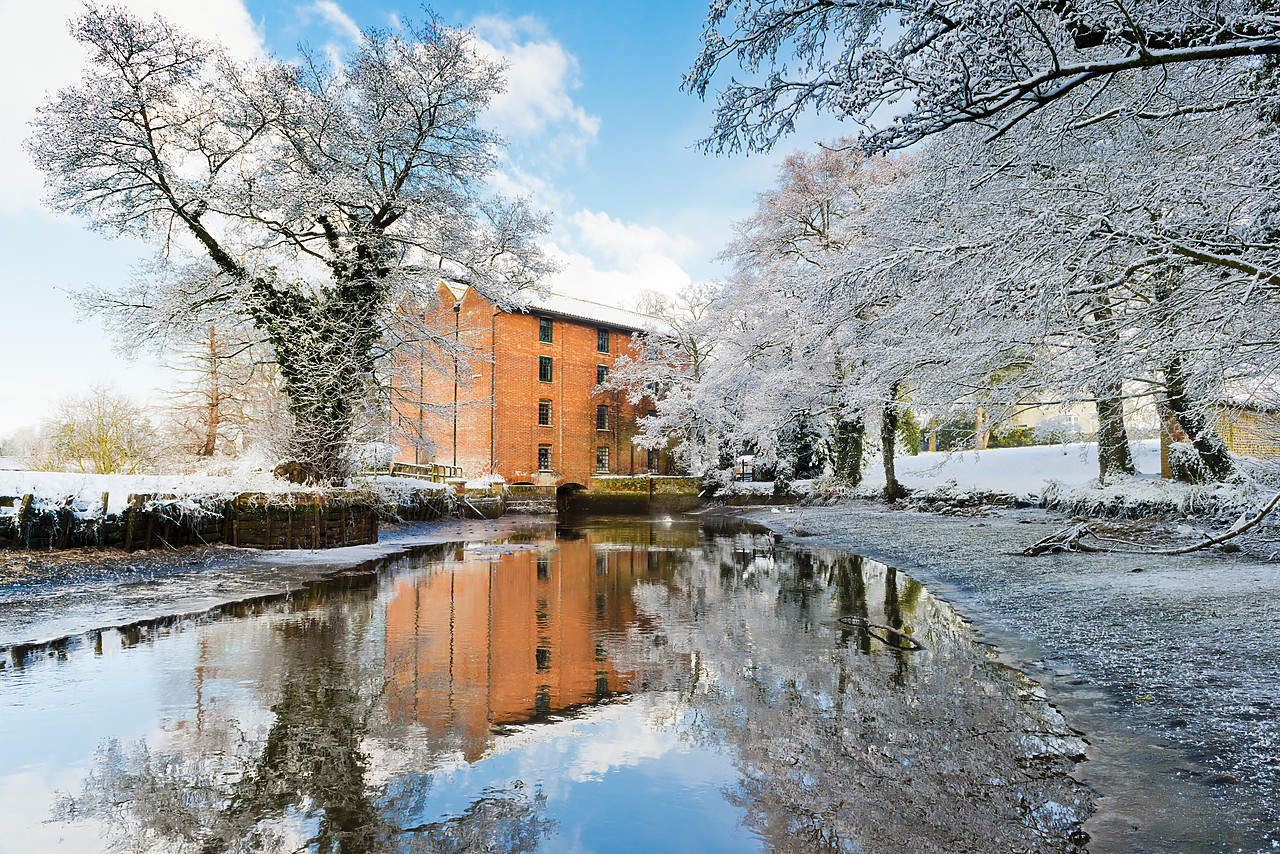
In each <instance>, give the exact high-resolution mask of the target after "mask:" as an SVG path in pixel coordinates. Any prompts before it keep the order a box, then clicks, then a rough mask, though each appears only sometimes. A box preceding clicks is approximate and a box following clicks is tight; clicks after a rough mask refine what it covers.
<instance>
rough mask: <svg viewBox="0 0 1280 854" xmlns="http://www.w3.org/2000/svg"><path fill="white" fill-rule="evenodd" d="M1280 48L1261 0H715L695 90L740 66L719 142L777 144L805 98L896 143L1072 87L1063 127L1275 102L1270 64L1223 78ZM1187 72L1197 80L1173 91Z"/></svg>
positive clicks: (1004, 119)
mask: <svg viewBox="0 0 1280 854" xmlns="http://www.w3.org/2000/svg"><path fill="white" fill-rule="evenodd" d="M1276 54H1280V15H1277V14H1276V11H1275V9H1274V5H1273V4H1272V3H1270V2H1259V0H1224V2H1216V3H1203V2H1199V0H1168V1H1167V2H1166V0H1126V2H1120V0H1044V1H1043V2H1037V3H1018V2H1009V0H997V2H971V0H930V2H927V3H921V2H915V0H892V1H891V2H884V0H844V2H836V3H828V2H800V3H797V2H792V0H714V2H712V3H711V4H710V11H709V12H708V15H707V18H706V21H705V23H704V26H703V32H702V50H701V52H700V53H699V55H698V57H697V59H696V60H695V62H694V64H693V66H692V68H691V69H690V70H689V72H688V73H687V74H686V75H685V80H684V86H685V88H686V89H688V90H690V91H693V92H695V93H697V94H698V95H699V96H705V94H706V92H707V89H708V88H709V87H711V86H712V83H713V81H714V80H715V78H716V76H717V72H718V71H720V69H721V66H723V65H727V64H731V63H736V64H737V65H738V66H739V67H740V69H741V71H742V72H743V76H742V77H741V78H739V77H735V78H733V79H732V80H731V81H730V82H729V83H728V84H727V85H725V86H723V87H722V88H721V89H720V90H719V92H718V95H717V97H718V107H717V110H716V118H715V125H714V128H713V130H712V133H711V136H710V137H709V138H708V139H707V140H706V141H705V145H706V146H707V147H708V148H710V149H713V150H716V151H726V150H727V151H733V150H737V149H747V150H764V149H768V148H770V147H772V146H773V145H774V143H776V142H777V140H778V139H779V138H780V137H781V136H783V135H785V134H787V133H789V132H790V131H791V130H792V129H793V127H794V122H795V119H796V117H797V116H798V115H799V114H800V113H802V112H803V111H805V110H807V109H812V110H816V111H821V112H827V113H831V114H834V115H836V116H837V117H839V118H841V119H847V120H852V121H855V122H859V123H862V124H863V125H864V126H866V127H867V128H868V132H867V133H866V135H865V136H864V138H863V139H862V141H861V144H862V145H864V146H865V147H867V148H868V149H869V150H887V149H893V148H901V147H904V146H907V145H910V144H912V143H914V142H917V141H919V140H920V139H922V138H924V137H926V136H929V135H931V134H934V133H937V132H939V131H941V130H945V129H946V128H948V127H953V126H955V125H960V124H972V123H976V124H979V125H981V126H982V127H983V128H985V129H986V130H987V132H988V133H994V134H999V133H1000V132H1002V131H1005V130H1007V129H1008V128H1009V127H1010V126H1012V125H1014V124H1016V123H1017V122H1018V121H1019V120H1021V119H1023V118H1025V117H1027V116H1029V115H1032V114H1034V113H1036V112H1037V111H1039V110H1042V109H1043V108H1045V107H1046V106H1048V105H1051V104H1059V103H1061V102H1063V101H1064V100H1066V99H1068V98H1073V103H1072V108H1071V109H1070V110H1067V111H1061V112H1060V113H1059V114H1058V122H1057V123H1056V124H1055V127H1057V128H1070V127H1073V126H1080V125H1083V124H1087V123H1090V122H1094V121H1099V120H1111V119H1119V120H1124V121H1132V122H1153V123H1157V124H1158V123H1161V122H1163V121H1166V120H1168V119H1170V118H1172V117H1176V116H1180V115H1187V114H1203V113H1211V112H1216V111H1221V110H1235V109H1237V108H1240V107H1242V106H1243V107H1245V109H1246V111H1252V110H1254V109H1257V108H1268V109H1274V87H1273V86H1271V85H1270V79H1271V78H1270V77H1269V76H1266V75H1265V74H1264V77H1263V79H1262V81H1261V83H1260V85H1257V86H1255V87H1252V88H1251V89H1249V90H1246V91H1239V90H1231V91H1224V88H1223V85H1222V84H1223V83H1224V81H1230V80H1232V79H1233V78H1242V77H1252V76H1253V75H1254V74H1255V72H1256V71H1257V70H1258V65H1259V58H1261V57H1266V58H1268V59H1270V58H1271V57H1273V56H1274V55H1276ZM1178 77H1181V78H1182V79H1183V80H1184V81H1188V80H1189V81H1190V82H1191V85H1185V82H1184V84H1182V85H1178V86H1176V87H1170V86H1169V85H1168V83H1169V81H1170V80H1172V79H1174V78H1178ZM1135 81H1138V82H1139V84H1140V85H1133V84H1134V82H1135ZM1118 87H1121V88H1123V91H1124V95H1125V97H1123V98H1120V99H1115V98H1112V99H1111V100H1109V101H1108V103H1106V104H1105V105H1100V104H1098V103H1097V102H1096V101H1095V98H1096V97H1097V96H1099V95H1101V94H1103V93H1107V94H1111V93H1114V92H1115V90H1116V89H1117V88H1118Z"/></svg>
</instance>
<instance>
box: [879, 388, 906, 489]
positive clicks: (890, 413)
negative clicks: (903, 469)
mask: <svg viewBox="0 0 1280 854" xmlns="http://www.w3.org/2000/svg"><path fill="white" fill-rule="evenodd" d="M897 399H898V384H897V383H894V384H893V385H892V386H890V387H889V394H888V397H887V398H886V399H885V402H884V409H883V410H881V412H880V455H881V457H883V459H884V497H885V500H886V501H898V500H899V499H902V498H906V497H907V491H906V490H905V489H903V488H902V484H900V483H898V477H897V475H896V474H895V473H894V470H893V452H894V446H895V445H896V444H897V442H898V407H897Z"/></svg>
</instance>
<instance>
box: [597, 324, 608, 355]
mask: <svg viewBox="0 0 1280 854" xmlns="http://www.w3.org/2000/svg"><path fill="white" fill-rule="evenodd" d="M596 349H597V350H599V351H600V352H601V353H608V352H609V330H608V329H597V330H596Z"/></svg>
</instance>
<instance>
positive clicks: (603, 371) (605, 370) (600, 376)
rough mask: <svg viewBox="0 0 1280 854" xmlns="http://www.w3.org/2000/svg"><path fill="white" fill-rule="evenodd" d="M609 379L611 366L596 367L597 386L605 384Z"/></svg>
mask: <svg viewBox="0 0 1280 854" xmlns="http://www.w3.org/2000/svg"><path fill="white" fill-rule="evenodd" d="M608 378H609V366H608V365H596V385H600V383H602V382H604V381H605V380H607V379H608Z"/></svg>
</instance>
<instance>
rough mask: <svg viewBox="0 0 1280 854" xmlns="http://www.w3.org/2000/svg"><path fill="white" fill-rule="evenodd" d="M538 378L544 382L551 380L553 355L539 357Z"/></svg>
mask: <svg viewBox="0 0 1280 854" xmlns="http://www.w3.org/2000/svg"><path fill="white" fill-rule="evenodd" d="M538 379H539V380H541V381H542V382H544V383H549V382H551V357H550V356H539V357H538Z"/></svg>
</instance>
